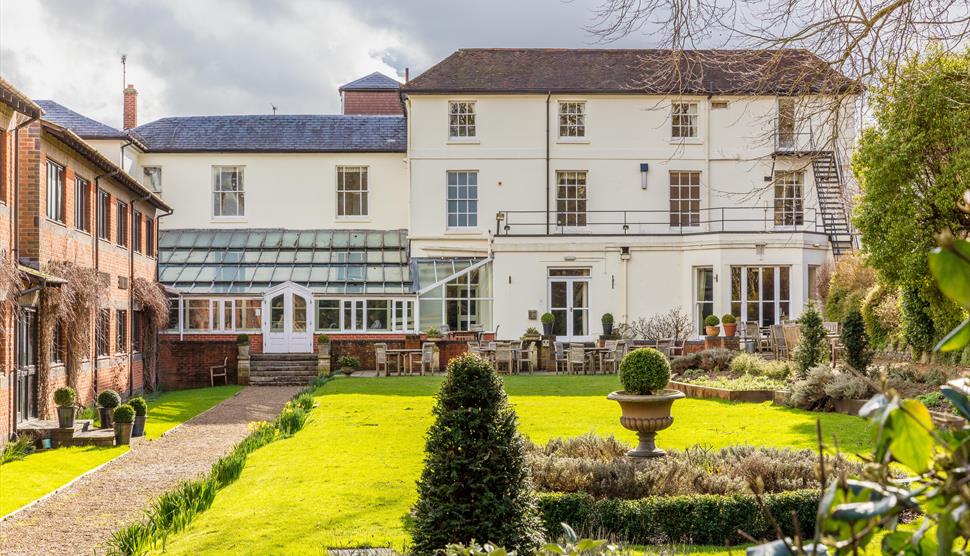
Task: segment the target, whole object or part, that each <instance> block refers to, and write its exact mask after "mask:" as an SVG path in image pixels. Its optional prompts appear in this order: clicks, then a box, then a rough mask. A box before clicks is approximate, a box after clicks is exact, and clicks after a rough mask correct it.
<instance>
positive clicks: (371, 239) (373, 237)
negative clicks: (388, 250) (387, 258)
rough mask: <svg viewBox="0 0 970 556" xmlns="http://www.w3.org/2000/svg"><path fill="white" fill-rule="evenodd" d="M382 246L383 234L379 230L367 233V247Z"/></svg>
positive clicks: (376, 247)
mask: <svg viewBox="0 0 970 556" xmlns="http://www.w3.org/2000/svg"><path fill="white" fill-rule="evenodd" d="M381 247H384V234H382V233H381V232H370V233H368V234H367V248H368V249H380V248H381Z"/></svg>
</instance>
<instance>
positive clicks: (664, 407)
mask: <svg viewBox="0 0 970 556" xmlns="http://www.w3.org/2000/svg"><path fill="white" fill-rule="evenodd" d="M669 381H670V363H668V362H667V358H666V357H665V356H664V354H662V353H660V352H659V351H657V350H655V349H653V348H639V349H635V350H633V351H631V352H630V353H628V354H626V356H625V357H624V358H623V361H621V362H620V383H621V384H623V390H620V391H617V392H612V393H610V394H609V395H608V396H607V397H606V398H607V399H609V400H613V401H615V402H617V403H618V404H620V411H621V415H620V424H621V425H623V428H625V429H628V430H631V431H633V432H635V433H637V437H638V438H639V440H640V443H639V445H637V447H636V448H634V449H633V450H630V451H629V452H627V454H626V455H627V456H630V457H635V458H655V457H660V456H664V455H666V452H664V451H663V450H661V449H659V448H657V445H656V442H655V439H656V436H657V431H661V430H664V429H666V428H669V427H670V426H671V425H673V424H674V418H673V416H672V415H671V414H670V409H671V406H673V404H674V401H676V400H679V399H680V398H683V397H684V393H683V392H680V391H678V390H668V389H666V388H665V387H666V386H667V383H668V382H669Z"/></svg>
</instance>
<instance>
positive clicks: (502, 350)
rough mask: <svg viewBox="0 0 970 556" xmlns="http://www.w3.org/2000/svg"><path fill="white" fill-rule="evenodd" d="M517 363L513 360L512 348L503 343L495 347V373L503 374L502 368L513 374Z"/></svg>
mask: <svg viewBox="0 0 970 556" xmlns="http://www.w3.org/2000/svg"><path fill="white" fill-rule="evenodd" d="M514 366H515V362H514V361H513V359H512V346H511V345H509V344H507V343H505V342H502V343H500V344H497V345H496V346H495V371H496V372H499V373H501V372H502V367H505V370H506V371H507V372H508V373H509V374H512V372H513V367H514Z"/></svg>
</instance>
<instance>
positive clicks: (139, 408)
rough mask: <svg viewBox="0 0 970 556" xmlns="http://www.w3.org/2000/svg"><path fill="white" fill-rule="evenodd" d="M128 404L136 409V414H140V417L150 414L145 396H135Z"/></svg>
mask: <svg viewBox="0 0 970 556" xmlns="http://www.w3.org/2000/svg"><path fill="white" fill-rule="evenodd" d="M128 405H130V406H131V407H132V408H133V409H134V410H135V415H138V416H139V417H142V416H145V415H148V402H146V401H145V398H143V397H141V396H135V397H134V398H132V399H130V400H128Z"/></svg>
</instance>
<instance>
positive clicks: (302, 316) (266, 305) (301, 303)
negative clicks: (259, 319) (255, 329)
mask: <svg viewBox="0 0 970 556" xmlns="http://www.w3.org/2000/svg"><path fill="white" fill-rule="evenodd" d="M313 316H314V311H313V294H312V293H311V292H310V290H308V289H306V288H304V287H303V286H300V285H299V284H294V283H293V282H284V283H282V284H279V285H277V286H273V287H272V288H270V289H269V290H267V292H266V293H265V294H264V295H263V351H264V352H265V353H310V352H312V351H313V328H314V323H313Z"/></svg>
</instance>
